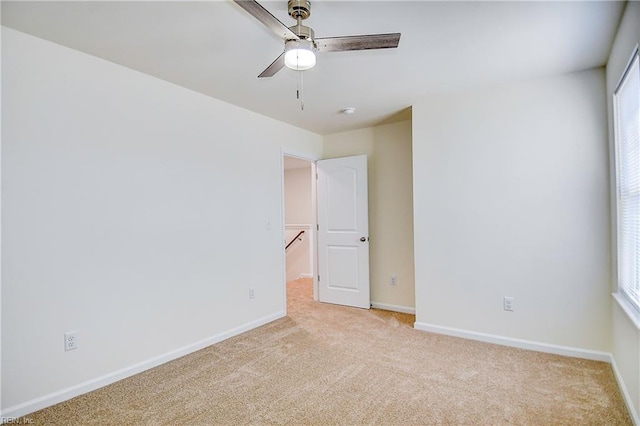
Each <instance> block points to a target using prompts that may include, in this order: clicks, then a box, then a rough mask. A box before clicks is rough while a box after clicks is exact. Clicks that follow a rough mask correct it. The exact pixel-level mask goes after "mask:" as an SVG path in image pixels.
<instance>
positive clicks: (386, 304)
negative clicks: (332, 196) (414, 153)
mask: <svg viewBox="0 0 640 426" xmlns="http://www.w3.org/2000/svg"><path fill="white" fill-rule="evenodd" d="M359 154H366V155H367V159H368V177H369V179H368V183H369V237H370V239H371V241H370V244H369V260H370V262H369V264H370V267H369V269H370V274H369V275H370V282H371V284H370V285H371V303H372V305H373V306H374V307H380V308H384V309H391V310H398V311H401V312H413V311H414V306H415V299H414V288H415V285H414V279H413V277H414V270H413V199H412V197H413V193H412V172H411V121H401V122H397V123H391V124H385V125H381V126H375V127H368V128H365V129H360V130H354V131H349V132H341V133H335V134H332V135H326V136H325V137H324V157H325V158H336V157H346V156H351V155H359ZM392 275H395V276H396V277H397V278H398V283H397V285H395V286H392V285H390V280H391V276H392Z"/></svg>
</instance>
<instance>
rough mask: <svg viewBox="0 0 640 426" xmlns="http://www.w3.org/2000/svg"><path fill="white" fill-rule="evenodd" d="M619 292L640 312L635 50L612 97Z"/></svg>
mask: <svg viewBox="0 0 640 426" xmlns="http://www.w3.org/2000/svg"><path fill="white" fill-rule="evenodd" d="M613 107H614V119H615V144H616V162H617V165H616V175H617V176H616V177H617V179H616V193H617V206H618V292H620V293H622V294H623V295H624V296H626V297H627V298H628V299H629V301H630V302H631V303H632V304H633V305H634V306H635V307H636V309H638V310H640V63H639V59H638V48H637V47H636V51H635V53H634V55H633V57H632V59H631V62H630V63H629V66H628V67H627V69H626V70H625V73H624V74H623V76H622V80H621V81H620V84H619V85H618V87H617V88H616V90H615V92H614V94H613Z"/></svg>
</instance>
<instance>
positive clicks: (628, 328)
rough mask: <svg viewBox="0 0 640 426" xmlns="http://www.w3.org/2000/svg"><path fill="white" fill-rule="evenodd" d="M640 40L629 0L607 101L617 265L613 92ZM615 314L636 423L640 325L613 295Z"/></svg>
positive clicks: (617, 346) (638, 13)
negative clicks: (637, 324) (637, 325)
mask: <svg viewBox="0 0 640 426" xmlns="http://www.w3.org/2000/svg"><path fill="white" fill-rule="evenodd" d="M639 43H640V3H638V2H629V3H627V7H626V10H625V13H624V16H623V18H622V21H621V23H620V28H619V29H618V33H617V35H616V39H615V42H614V44H613V46H612V48H611V54H610V55H609V60H608V62H607V101H608V112H609V148H610V150H609V153H610V155H609V159H610V171H611V175H610V182H611V191H610V192H611V206H612V207H611V211H612V212H613V213H612V215H611V230H612V240H611V241H612V242H611V246H612V252H613V255H612V265H616V262H617V260H616V245H617V242H616V238H615V237H616V232H615V230H616V203H615V194H616V190H615V169H614V161H615V160H614V159H615V156H614V151H613V146H614V137H613V106H612V96H613V92H614V90H615V88H616V86H617V84H618V81H620V77H621V76H622V73H623V72H624V69H625V67H626V66H627V63H628V61H629V59H630V58H631V53H632V52H633V49H634V48H635V46H636V45H637V44H639ZM617 282H618V280H617V275H616V268H612V279H611V283H612V287H611V290H612V291H615V290H616V283H617ZM610 301H611V305H612V311H613V317H612V347H611V351H612V353H613V358H614V361H615V362H614V364H615V366H616V370H617V373H618V380H619V381H620V383H621V388H622V389H623V393H624V394H625V396H626V397H627V404H628V405H629V406H630V409H631V410H630V411H631V412H632V415H633V416H634V418H635V421H636V423H638V422H640V418H639V417H638V412H639V411H640V332H639V331H638V328H637V327H636V325H635V324H634V323H633V321H631V320H630V318H629V317H628V316H627V315H626V313H625V312H624V311H623V310H622V308H621V307H620V305H618V303H617V302H615V301H614V300H613V299H612V298H610Z"/></svg>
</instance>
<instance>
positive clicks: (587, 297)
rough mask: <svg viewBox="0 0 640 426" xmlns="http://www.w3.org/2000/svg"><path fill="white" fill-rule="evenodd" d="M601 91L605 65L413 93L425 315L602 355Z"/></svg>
mask: <svg viewBox="0 0 640 426" xmlns="http://www.w3.org/2000/svg"><path fill="white" fill-rule="evenodd" d="M604 96H605V79H604V71H603V70H602V69H598V70H590V71H584V72H580V73H575V74H570V75H564V76H557V77H553V78H547V79H542V80H536V81H529V82H525V83H521V84H514V85H508V86H502V87H494V88H491V89H484V90H478V91H475V92H465V93H461V94H457V95H451V96H441V97H434V98H429V99H424V100H422V101H420V102H418V103H416V104H415V105H414V106H413V171H414V173H413V179H414V181H413V188H414V189H413V192H414V219H415V220H414V226H415V258H416V327H417V328H422V329H425V330H432V331H436V332H442V333H449V334H459V335H465V336H467V337H474V338H480V339H487V340H490V339H493V338H494V337H498V338H499V339H498V340H499V341H500V339H502V340H501V341H502V342H503V343H512V344H516V345H518V344H519V343H522V342H518V341H519V340H524V341H527V342H533V343H536V344H543V345H551V346H555V347H563V348H564V349H566V348H576V349H577V350H578V351H583V350H584V351H585V353H586V354H587V355H588V354H589V353H590V351H595V354H594V356H595V357H602V358H604V357H606V352H608V351H609V348H610V324H611V311H610V309H611V308H610V303H609V299H610V297H609V284H608V283H609V273H610V260H609V259H610V252H609V238H610V233H609V210H608V199H609V198H608V197H609V192H608V168H607V133H606V132H607V130H606V108H605V100H604ZM504 296H511V297H514V301H515V310H514V312H507V311H504V310H503V307H502V303H503V297H504ZM487 335H490V336H487ZM557 349H560V348H557Z"/></svg>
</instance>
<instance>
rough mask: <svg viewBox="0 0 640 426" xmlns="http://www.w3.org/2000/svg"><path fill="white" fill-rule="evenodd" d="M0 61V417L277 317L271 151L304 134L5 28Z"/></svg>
mask: <svg viewBox="0 0 640 426" xmlns="http://www.w3.org/2000/svg"><path fill="white" fill-rule="evenodd" d="M2 65H3V75H2V77H3V78H2V103H3V109H2V124H3V127H2V139H3V145H2V184H3V187H2V191H3V192H2V230H3V234H2V245H3V251H2V265H3V269H2V374H3V377H2V409H3V413H2V414H3V415H7V416H8V415H17V414H23V413H26V412H29V411H32V410H34V409H37V408H40V407H41V406H45V405H47V404H50V403H53V402H56V401H57V400H61V399H64V398H66V397H69V396H73V394H75V393H78V392H81V391H86V390H89V389H91V388H92V387H95V386H97V385H99V384H104V383H106V382H109V381H111V380H115V379H116V378H119V377H122V376H126V375H127V374H131V373H133V372H135V371H136V370H140V369H143V368H146V367H148V366H150V365H153V364H154V363H158V362H162V361H164V360H167V359H170V358H171V357H174V356H177V355H179V354H181V353H184V352H188V351H189V350H193V349H196V348H198V347H200V346H204V345H207V344H209V343H211V342H213V341H216V340H219V339H221V338H223V337H225V336H228V335H231V334H234V333H237V332H239V331H241V330H244V329H247V328H251V327H254V326H256V325H258V324H261V323H263V322H265V321H270V320H272V319H275V318H277V317H279V316H281V315H283V313H284V310H285V304H284V303H285V298H284V287H283V281H284V268H283V263H284V262H283V250H282V248H283V239H284V233H283V223H282V218H283V212H282V205H283V200H282V195H281V194H282V168H281V167H282V166H281V162H282V158H281V150H282V149H290V150H294V151H296V152H302V153H305V154H306V155H307V156H308V157H310V158H319V157H320V156H321V153H322V140H321V137H320V136H319V135H316V134H312V133H310V132H307V131H303V130H300V129H297V128H294V127H291V126H289V125H285V124H283V123H280V122H277V121H274V120H272V119H268V118H266V117H263V116H260V115H257V114H254V113H251V112H248V111H246V110H243V109H241V108H237V107H234V106H231V105H229V104H226V103H223V102H220V101H217V100H215V99H212V98H208V97H206V96H203V95H200V94H197V93H194V92H191V91H189V90H186V89H183V88H181V87H178V86H175V85H172V84H170V83H167V82H164V81H161V80H158V79H155V78H152V77H150V76H147V75H144V74H141V73H138V72H134V71H131V70H129V69H126V68H123V67H121V66H117V65H114V64H112V63H109V62H106V61H103V60H100V59H98V58H95V57H91V56H88V55H85V54H83V53H80V52H77V51H73V50H70V49H67V48H63V47H61V46H58V45H55V44H52V43H49V42H46V41H43V40H40V39H36V38H34V37H31V36H28V35H25V34H22V33H19V32H16V31H13V30H9V29H3V34H2ZM221 84H224V82H221ZM283 141H284V142H283ZM283 143H284V144H285V145H286V146H285V147H284V148H283V146H282V144H283ZM266 222H270V224H271V229H270V230H267V229H266ZM249 286H252V287H254V288H255V290H256V298H255V299H253V300H249V297H248V288H249ZM69 330H77V331H78V333H79V342H80V345H79V346H80V347H79V349H77V350H75V351H70V352H64V350H63V333H64V332H66V331H69ZM139 363H140V364H139Z"/></svg>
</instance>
